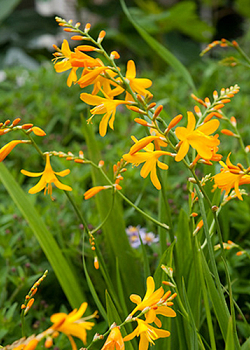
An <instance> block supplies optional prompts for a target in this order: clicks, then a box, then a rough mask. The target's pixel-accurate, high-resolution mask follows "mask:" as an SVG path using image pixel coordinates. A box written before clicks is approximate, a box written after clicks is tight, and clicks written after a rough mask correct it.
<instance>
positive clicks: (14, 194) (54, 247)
mask: <svg viewBox="0 0 250 350" xmlns="http://www.w3.org/2000/svg"><path fill="white" fill-rule="evenodd" d="M0 180H1V181H2V183H3V185H4V186H5V188H6V190H7V191H8V193H9V195H10V196H11V198H12V199H13V201H14V202H15V204H16V206H17V207H18V209H19V210H20V212H21V214H22V215H23V217H24V218H25V219H26V220H27V222H28V224H29V227H30V228H31V230H32V231H33V233H34V235H35V236H36V238H37V240H38V242H39V244H40V246H41V248H42V250H43V251H44V253H45V255H46V256H47V259H48V261H49V263H50V265H51V267H52V268H53V270H54V272H55V274H56V276H57V279H58V281H59V283H60V285H61V287H62V289H63V291H64V293H65V295H66V297H67V298H68V300H69V303H70V304H71V306H72V308H76V307H79V305H80V304H81V303H82V302H83V301H84V300H86V299H85V296H84V294H83V291H82V289H81V287H80V284H79V282H78V279H77V277H76V275H75V273H74V271H73V270H72V267H71V266H70V265H69V263H68V262H67V260H66V259H65V257H64V256H63V254H62V252H61V250H60V248H59V246H58V244H57V243H56V241H55V239H54V237H53V236H52V234H51V233H50V232H49V230H48V229H47V227H46V225H45V223H44V221H43V220H42V218H41V217H40V215H39V214H38V212H37V210H36V209H35V208H34V206H33V205H32V203H31V202H30V201H29V199H28V197H27V195H26V193H24V192H23V190H22V188H21V187H20V186H19V185H18V183H17V182H16V181H15V179H14V178H13V176H12V175H11V173H10V172H9V170H8V169H7V168H6V167H5V165H4V164H3V163H0Z"/></svg>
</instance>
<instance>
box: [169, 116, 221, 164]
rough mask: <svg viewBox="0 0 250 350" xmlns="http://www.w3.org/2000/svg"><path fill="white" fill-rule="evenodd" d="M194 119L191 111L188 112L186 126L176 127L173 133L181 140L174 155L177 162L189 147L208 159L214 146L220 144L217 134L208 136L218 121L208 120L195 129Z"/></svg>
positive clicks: (215, 128)
mask: <svg viewBox="0 0 250 350" xmlns="http://www.w3.org/2000/svg"><path fill="white" fill-rule="evenodd" d="M195 125H196V120H195V116H194V115H193V113H192V112H188V125H187V127H186V128H185V127H183V126H181V127H178V128H176V130H175V134H176V136H177V137H178V139H179V140H180V141H181V142H180V143H179V145H180V148H179V150H178V153H177V155H176V157H175V160H176V161H177V162H179V161H181V160H182V159H183V158H184V157H185V156H186V154H187V153H188V150H189V147H190V146H191V147H193V148H194V149H196V151H197V153H198V154H199V155H200V157H201V158H203V159H206V160H209V159H211V158H212V156H213V149H214V147H216V146H218V145H219V144H220V141H219V140H218V137H217V136H210V134H212V133H213V132H215V131H216V130H217V129H218V127H219V125H220V122H219V121H218V120H217V119H213V120H210V121H208V122H207V123H204V124H202V125H201V126H199V127H198V128H197V129H195Z"/></svg>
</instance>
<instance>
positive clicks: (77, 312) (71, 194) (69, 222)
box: [0, 1, 250, 350]
mask: <svg viewBox="0 0 250 350" xmlns="http://www.w3.org/2000/svg"><path fill="white" fill-rule="evenodd" d="M122 4H123V9H124V11H125V13H126V15H127V16H128V18H129V19H130V20H131V22H132V23H133V25H134V27H135V28H136V30H137V31H138V33H139V34H140V35H141V36H142V38H143V39H144V40H145V42H146V43H147V44H149V45H150V47H151V49H150V50H151V51H152V52H153V55H155V52H157V51H158V52H159V51H160V52H161V54H160V55H159V56H160V57H161V59H163V61H162V62H161V64H160V66H159V65H158V68H157V69H156V71H155V72H154V70H151V71H148V70H147V71H145V72H143V71H140V64H139V63H137V62H136V70H137V71H139V73H138V72H137V74H136V76H135V65H134V62H133V61H132V60H130V61H129V62H128V64H127V65H126V66H125V65H124V64H121V65H120V66H119V69H118V68H117V65H116V62H119V61H118V59H119V54H118V53H117V52H115V51H113V52H112V53H111V54H110V53H109V51H108V50H105V49H104V48H103V46H102V41H103V39H104V36H105V32H104V31H101V32H100V33H99V35H97V39H95V38H96V35H95V29H94V31H93V35H92V29H90V26H89V25H86V27H85V29H83V30H81V29H80V27H79V26H78V24H76V25H73V23H72V22H70V21H69V22H67V21H66V20H63V19H61V18H57V22H58V23H59V24H60V25H61V26H62V27H63V28H64V29H66V30H65V31H66V32H70V33H71V34H73V36H78V38H74V39H75V40H79V39H81V40H83V44H87V45H89V44H91V45H92V48H90V47H89V46H88V47H87V46H82V47H79V46H78V49H79V51H77V49H76V50H75V51H71V49H70V48H69V46H68V44H67V41H66V40H64V42H63V44H62V47H61V48H59V47H55V50H56V52H55V54H54V57H55V61H54V63H55V69H56V71H57V72H60V73H61V72H63V71H66V70H68V69H70V70H71V71H70V72H71V73H70V74H71V75H70V78H68V80H67V84H68V86H66V83H65V75H64V74H62V75H57V76H55V72H54V70H53V69H52V68H51V63H48V62H46V63H44V64H43V66H42V67H40V69H38V70H37V71H34V72H30V71H27V70H25V69H24V70H20V69H17V70H9V71H6V78H5V80H4V81H3V82H1V84H0V89H1V97H0V107H1V111H2V118H3V123H2V124H1V127H0V135H1V140H2V146H3V147H2V148H1V150H0V159H1V160H3V159H4V158H6V157H7V158H6V159H5V160H4V163H5V165H4V164H3V163H2V164H0V168H1V169H0V170H1V171H0V179H1V183H2V184H1V188H0V191H1V197H2V198H4V201H3V203H2V204H1V214H2V215H1V218H0V227H1V231H0V240H1V245H0V247H1V248H0V251H1V254H0V256H1V258H0V259H1V260H0V261H1V271H2V274H1V278H0V287H1V291H3V293H1V297H0V306H1V313H0V322H1V325H2V328H1V331H0V338H1V342H2V344H3V346H6V349H9V348H11V349H13V348H14V349H16V348H18V349H25V348H26V347H27V348H29V349H34V348H35V347H36V346H38V347H39V346H42V345H41V344H42V343H43V341H45V346H46V347H51V346H52V345H53V342H54V343H55V345H56V346H57V347H59V348H62V349H63V348H68V346H69V343H68V342H67V341H65V337H64V335H66V336H68V338H69V341H70V343H71V346H72V348H73V349H75V348H76V347H81V346H82V343H83V344H84V345H85V346H86V344H85V343H87V344H88V345H87V348H90V347H91V348H94V349H97V348H98V349H100V348H102V349H103V350H104V349H109V348H114V346H115V347H116V348H117V349H119V348H121V349H123V347H124V343H123V342H124V341H125V347H126V348H128V349H130V350H132V349H133V348H134V349H135V348H137V340H136V337H140V349H142V350H144V349H147V348H148V345H149V343H155V347H156V348H157V347H158V348H159V349H160V348H165V349H170V348H179V349H184V350H186V349H222V348H224V349H226V350H228V349H243V350H245V349H246V348H247V346H248V344H249V341H248V340H247V339H248V338H249V336H250V334H249V333H250V328H249V325H248V323H247V319H248V317H249V300H248V298H247V293H248V287H249V274H248V270H249V268H248V261H249V260H248V259H249V241H248V240H247V239H246V234H247V232H248V230H249V218H248V216H249V215H248V213H249V197H248V196H247V195H246V190H247V188H248V187H247V186H244V185H247V184H249V183H250V180H249V177H250V175H249V159H248V151H249V149H250V148H249V147H250V146H249V145H248V131H249V130H248V128H249V127H248V125H249V123H248V121H249V116H248V112H247V111H248V108H249V102H248V98H247V97H246V96H247V92H248V77H249V71H248V70H246V67H247V68H249V62H250V61H249V59H248V56H247V55H246V54H245V51H243V50H242V49H241V47H240V46H239V45H238V43H236V42H235V41H232V42H231V41H228V40H225V39H222V40H218V41H214V42H213V43H212V44H210V45H209V46H208V47H207V49H206V50H205V52H207V51H210V50H211V49H213V50H214V48H216V47H219V46H222V47H225V48H226V50H227V51H225V53H224V57H222V63H223V64H228V66H227V67H218V65H217V63H215V62H214V61H213V60H212V59H211V58H207V57H205V59H204V60H200V62H199V64H196V65H193V66H191V67H190V71H187V70H186V68H185V67H184V66H183V65H182V64H181V63H180V62H179V61H178V60H177V59H176V58H175V57H174V56H173V55H172V53H171V52H170V51H167V50H166V49H165V48H164V47H163V46H162V44H160V43H159V42H158V41H157V40H155V39H154V38H153V37H152V36H151V35H150V34H154V33H157V31H158V30H159V32H160V30H161V29H160V28H161V27H159V28H157V25H158V24H159V23H161V20H162V18H163V17H164V16H165V15H167V13H168V12H170V13H169V15H170V16H173V18H175V17H174V16H175V11H177V10H178V8H179V9H180V8H182V10H183V6H184V7H185V6H187V10H186V12H185V14H183V16H184V18H183V23H182V25H183V26H184V27H185V25H184V24H185V23H189V22H188V21H189V20H190V18H191V19H192V16H191V15H192V14H194V8H193V5H192V4H193V3H192V2H186V3H180V4H178V5H176V7H174V8H172V9H171V10H169V11H166V12H167V13H162V14H161V15H160V14H159V13H160V10H159V6H158V5H156V4H155V2H152V1H147V2H146V5H147V6H146V7H145V9H144V11H145V13H146V12H147V11H148V13H149V9H150V8H151V7H150V6H155V7H154V9H155V12H156V14H157V15H154V16H151V17H150V16H149V14H145V17H143V16H141V20H139V21H137V20H135V18H136V12H135V11H134V12H133V10H132V11H131V14H130V11H129V10H128V9H127V8H126V4H125V3H124V2H123V1H122ZM137 5H138V7H140V5H141V2H140V1H138V2H137ZM137 11H138V12H140V13H141V11H142V10H141V9H140V10H138V9H137ZM177 12H178V11H177ZM185 15H186V17H185ZM145 18H147V20H148V21H149V22H150V25H151V26H149V27H148V31H149V33H148V32H146V31H145V30H144V29H143V28H142V27H141V26H144V25H143V21H144V20H145ZM185 20H186V21H187V22H185ZM172 23H174V25H175V26H176V27H177V28H179V30H181V28H183V27H182V26H179V27H178V25H177V23H176V21H175V20H174V19H173V22H172ZM170 24H171V23H169V24H168V25H169V26H170ZM193 25H194V26H196V25H197V26H198V27H199V26H201V27H200V28H202V25H203V24H202V23H201V21H199V20H198V19H197V20H196V18H193ZM154 30H155V32H154ZM190 30H191V28H190ZM164 31H168V28H167V25H166V27H164V28H162V32H164ZM192 33H193V34H194V29H192V30H191V31H190V34H192ZM185 34H188V32H185ZM79 36H80V38H79ZM191 36H192V35H191ZM86 38H87V40H86ZM128 38H129V36H128ZM193 38H194V39H195V40H200V38H198V37H196V36H195V35H193ZM105 40H106V38H105ZM146 43H145V44H144V45H146ZM81 44H82V43H81ZM93 48H94V49H93ZM84 50H86V51H85V52H86V54H83V52H84ZM230 50H231V51H230ZM89 51H91V53H90V54H89ZM231 53H232V55H233V59H232V58H231V59H229V60H228V59H227V57H228V56H229V55H231ZM165 54H166V57H167V58H166V57H165ZM142 55H143V53H142ZM218 55H219V54H218ZM61 59H62V60H61ZM74 60H75V61H74ZM86 60H87V61H86ZM100 60H101V61H102V63H100V62H101V61H100ZM164 60H167V61H168V63H170V65H171V66H172V68H173V69H172V70H169V69H166V68H165V61H164ZM86 62H87V63H86ZM139 62H140V61H139ZM150 64H151V63H150V61H149V62H148V63H147V65H148V66H150ZM142 66H143V65H142ZM232 66H236V67H234V68H232ZM159 67H161V68H160V69H161V70H162V74H161V76H160V77H159V76H158V69H159ZM75 68H77V70H78V71H77V74H78V73H79V71H81V69H82V68H83V71H84V73H82V72H81V74H78V76H76V75H75V74H76V70H75V71H74V69H75ZM96 72H97V73H98V74H96ZM114 73H115V74H114ZM66 74H67V73H66ZM138 76H139V77H138ZM141 76H146V77H147V78H146V79H141ZM88 79H89V80H88ZM95 79H96V80H97V81H96V80H95ZM98 79H99V80H98ZM150 80H153V82H154V84H153V86H152V87H151V86H150V85H151V82H150ZM235 80H237V82H238V83H239V84H240V87H241V91H240V92H239V88H238V86H237V84H235ZM72 82H75V84H74V85H72V86H71V87H70V88H69V85H71V83H72ZM92 84H94V88H95V90H94V93H93V92H92V91H93V86H90V85H92ZM100 84H103V85H100ZM105 84H106V85H105ZM109 84H111V85H109ZM194 85H195V86H196V87H197V91H194V90H192V91H191V88H193V87H194ZM224 86H225V87H229V88H227V89H223V87H224ZM100 87H101V88H100ZM80 88H81V89H83V88H84V92H82V90H80ZM149 89H150V90H149ZM91 92H92V94H91ZM152 92H153V93H154V97H153V96H152V95H151V93H152ZM191 92H193V93H195V95H192V98H190V99H189V100H187V96H189V95H190V93H191ZM238 92H239V93H238ZM236 94H237V95H236ZM235 95H236V96H235ZM114 96H115V98H114ZM116 96H117V97H116ZM197 96H198V97H197ZM205 96H209V98H208V97H206V98H204V97H205ZM79 97H80V98H81V99H82V101H84V102H85V103H83V102H82V101H80V99H79ZM153 101H157V102H156V103H154V102H153ZM193 101H195V102H193ZM194 103H195V104H196V106H195V107H194V109H193V104H194ZM88 104H89V105H91V106H94V107H92V108H91V111H90V112H91V114H92V117H90V113H89V108H88V107H87V105H88ZM105 108H106V109H105ZM191 110H193V112H191ZM17 111H18V115H17ZM112 113H113V115H112V116H111V114H112ZM232 114H234V115H235V116H236V118H234V117H233V116H232ZM114 116H115V122H114V120H113V119H112V118H114ZM19 117H20V118H19ZM110 117H111V121H109V123H108V119H109V118H110ZM103 118H104V119H103ZM105 118H106V119H105ZM9 119H10V120H9ZM86 119H88V121H89V124H87V123H86ZM4 120H5V122H4ZM96 120H99V121H100V126H99V130H98V126H97V124H98V123H97V122H96ZM113 122H114V123H113ZM150 128H151V129H152V128H153V130H154V132H153V133H152V134H150ZM112 129H114V130H112ZM217 129H218V130H219V131H218V130H217ZM43 130H44V131H45V132H46V134H47V135H45V132H44V131H43ZM151 131H152V130H151ZM215 132H219V140H220V144H219V141H218V138H217V136H216V135H214V134H215ZM128 135H135V136H136V139H135V138H133V139H132V141H131V140H130V138H129V137H128ZM104 136H105V137H104ZM10 139H11V140H13V139H14V140H13V141H12V142H16V140H17V143H15V144H13V143H10V142H9V141H10ZM4 145H5V146H4ZM14 146H15V148H14ZM31 146H33V147H31ZM166 146H167V148H165V147H166ZM217 146H219V150H217V148H216V147H217ZM13 148H14V149H13ZM129 149H130V150H129ZM188 151H189V152H188ZM218 152H219V153H220V154H221V155H220V154H218ZM229 152H231V155H230V156H228V157H227V155H228V153H229ZM37 155H39V157H37ZM222 156H223V159H224V163H222V162H220V163H219V161H220V160H221V159H222ZM121 157H122V158H121ZM160 157H161V158H160ZM159 158H160V159H159ZM226 159H227V160H226ZM212 162H213V163H212ZM239 162H240V163H239ZM129 163H132V164H133V165H136V166H137V165H139V164H142V166H141V169H140V170H141V172H140V174H139V171H138V169H136V168H133V169H129ZM44 167H45V168H44ZM156 167H159V168H160V169H158V168H157V170H156ZM167 168H168V169H167ZM220 168H221V169H222V171H221V172H220ZM8 169H9V170H8ZM21 169H24V170H22V173H20V170H21ZM66 169H70V171H71V173H70V174H69V170H66ZM34 170H35V171H37V172H39V173H38V174H36V175H35V176H37V177H38V176H40V177H41V179H40V180H39V179H29V178H26V177H24V175H28V176H30V177H33V175H32V172H33V171H34ZM149 173H150V178H149V176H147V175H149ZM216 174H217V175H216ZM60 175H63V176H64V175H68V176H66V177H65V178H62V179H61V178H60V179H57V176H60ZM140 175H141V176H140ZM141 177H143V178H144V179H142V178H141ZM58 180H59V181H60V182H58ZM150 180H151V181H150ZM187 180H188V181H187ZM52 182H53V183H55V184H56V186H57V187H59V189H55V190H53V194H52V187H51V185H52ZM37 183H39V185H38V187H37V186H35V185H36V184H37ZM121 185H122V187H123V188H122V187H121ZM242 186H243V187H242ZM22 188H23V189H24V190H23V189H22ZM243 188H244V189H243ZM42 189H45V194H46V192H47V194H49V196H42V194H40V193H38V194H34V193H36V192H38V191H40V190H42ZM60 189H61V191H60ZM6 190H7V192H8V194H9V196H6ZM62 190H64V192H63V191H62ZM71 190H72V191H71ZM24 191H25V192H29V193H30V194H28V193H27V194H26V193H25V192H24ZM223 191H225V192H223ZM31 193H33V194H31ZM93 196H95V200H94V199H92V198H91V197H93ZM83 197H85V199H83ZM12 200H13V201H12ZM135 242H136V244H135ZM236 252H237V255H236V254H235V253H236ZM46 270H49V273H48V276H47V277H46V273H45V275H43V272H44V271H46ZM41 276H42V277H41ZM45 277H46V278H45ZM162 283H163V286H161V284H162ZM30 286H31V287H30ZM163 287H164V289H163ZM28 290H29V292H28ZM145 290H146V292H145ZM171 293H172V294H171ZM129 295H131V296H130V300H129ZM34 298H35V299H36V300H35V301H34ZM33 302H34V304H33ZM86 302H87V303H88V304H89V306H88V309H87V310H86V307H87V303H86ZM133 303H134V304H136V305H134V306H133ZM20 307H21V310H22V311H21V324H22V333H21V330H20V321H19V318H18V313H19V312H20V311H19V310H20ZM71 307H73V308H76V309H74V311H73V312H70V313H69V312H68V310H70V308H71ZM96 308H97V309H98V313H99V319H98V320H97V321H96V325H95V326H94V322H93V319H90V318H95V317H96V313H95V312H94V310H96ZM174 310H175V311H174ZM55 312H56V314H55ZM85 313H86V315H87V318H85ZM51 314H53V315H52V317H51V322H50V321H49V316H50V315H51ZM91 314H92V315H91ZM159 315H160V316H159ZM162 316H165V317H162ZM158 317H159V319H160V320H161V321H160V320H158ZM114 322H115V323H114ZM153 322H154V324H153ZM51 323H52V325H51ZM169 331H170V332H171V336H170V337H169V335H170V333H169ZM32 333H33V334H34V335H33V337H31V338H26V339H21V336H26V337H27V336H29V335H31V334H32ZM59 333H61V334H60V336H59V337H58V335H59ZM94 334H95V335H94ZM72 336H73V337H74V339H75V338H79V339H78V340H76V342H77V343H76V344H77V345H75V342H74V340H73V338H72ZM86 337H87V338H86ZM18 338H20V339H19V340H18V342H17V343H16V344H15V345H10V346H8V345H7V344H11V343H12V342H13V341H14V340H16V339H18ZM158 338H161V339H158ZM91 339H92V340H91Z"/></svg>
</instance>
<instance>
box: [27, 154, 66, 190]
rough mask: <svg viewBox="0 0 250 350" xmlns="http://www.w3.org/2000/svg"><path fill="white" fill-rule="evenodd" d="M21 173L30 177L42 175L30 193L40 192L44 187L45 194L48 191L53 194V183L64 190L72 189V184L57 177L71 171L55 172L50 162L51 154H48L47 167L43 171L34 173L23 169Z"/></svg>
mask: <svg viewBox="0 0 250 350" xmlns="http://www.w3.org/2000/svg"><path fill="white" fill-rule="evenodd" d="M21 173H22V174H24V175H26V176H30V177H37V176H42V177H41V179H40V181H39V182H38V183H37V184H36V185H35V186H34V187H32V188H31V189H30V190H29V193H31V194H34V193H37V192H40V191H41V190H43V189H44V194H46V192H47V191H48V193H49V194H50V196H51V195H52V183H54V184H55V186H56V187H58V188H60V189H61V190H64V191H72V188H71V187H70V186H67V185H64V184H62V183H61V182H60V181H59V180H58V179H57V177H56V175H57V176H66V175H68V174H69V173H70V170H69V169H66V170H63V171H59V172H55V171H54V170H53V169H52V167H51V164H50V156H49V154H46V165H45V169H44V171H43V172H41V173H32V172H30V171H27V170H21Z"/></svg>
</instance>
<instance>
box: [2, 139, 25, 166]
mask: <svg viewBox="0 0 250 350" xmlns="http://www.w3.org/2000/svg"><path fill="white" fill-rule="evenodd" d="M19 143H29V141H25V140H13V141H10V142H9V143H7V144H6V145H4V146H3V147H2V148H1V149H0V162H2V161H3V160H4V159H5V158H6V157H7V155H8V154H9V153H10V152H11V151H12V150H13V148H14V147H15V146H16V145H18V144H19Z"/></svg>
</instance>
